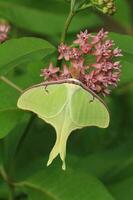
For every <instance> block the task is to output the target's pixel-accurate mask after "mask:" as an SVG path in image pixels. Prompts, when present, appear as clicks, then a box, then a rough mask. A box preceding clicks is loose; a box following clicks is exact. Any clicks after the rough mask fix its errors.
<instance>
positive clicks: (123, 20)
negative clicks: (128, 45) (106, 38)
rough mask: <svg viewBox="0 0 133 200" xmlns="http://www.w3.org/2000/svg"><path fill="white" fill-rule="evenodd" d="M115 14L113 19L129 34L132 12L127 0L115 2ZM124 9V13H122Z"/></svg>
mask: <svg viewBox="0 0 133 200" xmlns="http://www.w3.org/2000/svg"><path fill="white" fill-rule="evenodd" d="M116 8H117V12H116V13H115V15H114V16H113V19H114V20H115V21H117V22H118V23H119V24H120V25H122V26H123V28H124V29H125V30H126V31H127V32H128V33H130V32H131V29H132V11H131V8H132V7H131V5H130V2H129V1H127V0H123V1H121V0H117V1H116ZM123 8H124V12H123Z"/></svg>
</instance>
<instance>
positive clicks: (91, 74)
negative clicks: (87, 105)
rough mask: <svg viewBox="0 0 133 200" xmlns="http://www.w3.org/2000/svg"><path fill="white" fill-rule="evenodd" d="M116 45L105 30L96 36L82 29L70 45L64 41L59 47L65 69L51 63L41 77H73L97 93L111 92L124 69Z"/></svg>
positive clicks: (48, 79) (47, 78)
mask: <svg viewBox="0 0 133 200" xmlns="http://www.w3.org/2000/svg"><path fill="white" fill-rule="evenodd" d="M114 45H115V43H114V41H112V40H110V39H108V32H106V31H104V30H103V29H102V30H100V31H99V32H98V33H97V34H96V35H93V34H90V33H88V31H87V30H85V32H82V31H81V32H80V33H79V34H78V35H77V39H76V40H75V41H74V42H73V44H72V45H71V46H68V45H66V44H63V43H61V44H60V45H59V46H58V52H59V56H58V60H61V61H62V69H60V68H59V67H54V66H53V65H52V63H50V66H49V68H48V69H46V68H45V69H43V70H42V73H41V76H44V80H47V81H58V80H63V79H69V78H74V79H77V80H79V81H80V82H82V83H83V84H84V85H85V86H87V87H88V88H89V89H91V90H92V91H94V92H95V93H97V94H102V95H104V96H105V95H108V94H109V93H110V90H111V88H113V87H116V86H117V83H118V81H119V77H120V71H121V69H120V68H121V65H120V61H119V60H118V58H119V57H120V56H122V53H121V50H120V49H119V48H115V47H114Z"/></svg>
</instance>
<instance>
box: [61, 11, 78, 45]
mask: <svg viewBox="0 0 133 200" xmlns="http://www.w3.org/2000/svg"><path fill="white" fill-rule="evenodd" d="M74 14H75V13H74V12H73V11H70V13H69V15H68V17H67V20H66V23H65V26H64V30H63V32H62V35H61V42H62V43H64V42H65V39H66V34H67V31H68V28H69V25H70V23H71V21H72V18H73V16H74Z"/></svg>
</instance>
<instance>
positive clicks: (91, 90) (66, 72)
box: [17, 0, 122, 169]
mask: <svg viewBox="0 0 133 200" xmlns="http://www.w3.org/2000/svg"><path fill="white" fill-rule="evenodd" d="M81 2H82V3H80V2H77V1H74V0H72V1H71V9H70V14H69V16H68V19H67V21H66V24H65V27H64V31H63V33H62V37H61V43H60V44H59V45H58V48H57V51H58V56H57V61H58V62H57V65H56V66H55V65H54V64H53V63H52V62H50V63H49V66H45V68H44V69H42V70H41V74H40V76H41V77H43V82H42V83H40V84H37V85H33V86H32V87H30V88H28V89H27V90H26V91H24V92H23V94H22V95H21V96H20V98H19V100H18V104H17V105H18V107H19V108H20V109H23V110H29V111H32V112H34V113H35V114H37V115H38V117H39V118H41V119H43V120H44V121H45V122H47V123H49V124H51V125H52V126H53V127H54V128H55V130H56V142H55V145H54V147H53V149H52V150H51V153H50V155H49V160H48V162H47V165H50V164H51V162H52V161H53V160H54V159H55V157H56V156H58V154H59V155H60V158H61V160H62V162H63V164H62V169H66V165H65V157H66V144H67V139H68V137H69V135H70V133H71V132H72V131H73V130H75V129H81V128H83V127H86V126H97V127H99V128H106V127H108V125H109V118H110V117H109V111H108V108H107V106H106V104H105V102H104V99H103V97H104V96H106V95H109V94H110V92H111V90H112V89H113V88H115V87H116V86H117V84H118V81H119V80H120V72H121V64H120V59H119V58H120V57H121V56H122V52H121V49H119V48H118V47H117V44H115V42H114V41H113V40H111V39H110V38H109V36H108V34H109V33H108V31H105V30H104V29H103V28H102V29H101V30H99V32H98V33H90V32H89V31H88V30H81V31H80V33H78V34H77V38H76V37H75V39H74V41H73V42H72V43H71V44H70V45H68V44H66V42H65V40H66V38H67V30H68V27H69V25H70V22H71V20H72V18H73V17H74V15H75V14H76V13H77V12H79V11H81V10H84V9H86V8H88V7H94V9H97V10H99V11H100V12H102V13H104V14H108V15H112V14H113V13H114V12H115V11H116V8H115V4H114V1H112V0H91V1H90V2H89V3H87V2H88V1H81ZM37 76H38V74H37Z"/></svg>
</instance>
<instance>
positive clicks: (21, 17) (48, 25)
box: [0, 0, 103, 43]
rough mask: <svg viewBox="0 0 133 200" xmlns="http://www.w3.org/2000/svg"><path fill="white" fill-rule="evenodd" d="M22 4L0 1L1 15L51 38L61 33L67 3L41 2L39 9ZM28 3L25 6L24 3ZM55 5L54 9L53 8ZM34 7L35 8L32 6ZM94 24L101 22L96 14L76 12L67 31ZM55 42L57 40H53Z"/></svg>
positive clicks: (67, 6)
mask: <svg viewBox="0 0 133 200" xmlns="http://www.w3.org/2000/svg"><path fill="white" fill-rule="evenodd" d="M20 4H23V5H17V2H16V4H14V3H10V2H5V1H0V14H1V16H2V17H5V18H6V19H8V20H9V21H10V22H11V23H13V24H15V25H16V26H17V27H19V28H22V29H26V30H28V31H30V32H35V33H39V34H43V35H48V36H52V37H53V38H51V40H54V37H56V36H57V34H58V35H59V34H61V32H62V27H63V26H64V23H65V21H66V18H67V15H68V12H69V4H67V3H65V1H61V2H58V4H56V5H55V0H51V1H50V2H49V1H46V4H45V3H43V5H42V8H43V11H42V8H41V10H40V9H36V8H37V7H39V8H40V7H41V6H40V4H41V3H40V4H39V3H38V4H39V5H38V6H35V5H33V2H31V3H29V4H28V3H27V2H26V3H20ZM27 4H28V5H29V6H27V7H26V5H27ZM55 6H56V9H55ZM32 7H35V8H32ZM94 22H95V26H96V25H99V24H102V23H103V22H102V20H101V19H100V18H99V17H98V16H96V15H95V14H94V13H93V12H89V14H88V10H87V11H84V12H82V13H79V14H77V15H76V16H75V17H74V20H73V21H72V24H71V26H70V29H69V31H70V32H71V33H73V32H75V31H78V30H79V29H84V28H86V27H88V25H89V26H94ZM79 24H80V26H79ZM55 42H56V43H57V41H55Z"/></svg>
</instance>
